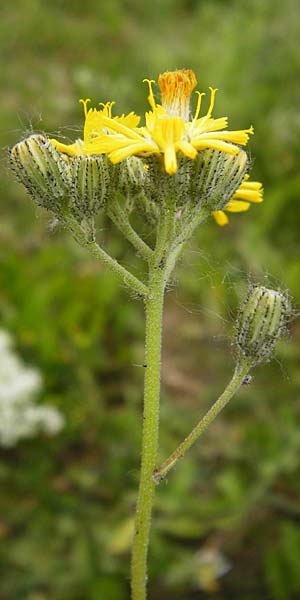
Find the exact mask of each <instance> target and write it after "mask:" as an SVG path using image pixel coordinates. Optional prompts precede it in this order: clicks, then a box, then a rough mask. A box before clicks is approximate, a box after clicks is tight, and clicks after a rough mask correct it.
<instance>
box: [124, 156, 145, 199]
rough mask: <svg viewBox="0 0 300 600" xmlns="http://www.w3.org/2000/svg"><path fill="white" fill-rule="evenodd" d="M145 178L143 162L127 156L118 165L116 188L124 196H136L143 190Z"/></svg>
mask: <svg viewBox="0 0 300 600" xmlns="http://www.w3.org/2000/svg"><path fill="white" fill-rule="evenodd" d="M145 177H146V170H145V164H144V162H143V161H142V160H141V159H140V158H136V157H135V156H129V157H128V158H126V159H125V160H123V161H122V162H121V163H120V171H119V180H118V186H117V187H118V189H119V191H120V192H122V193H123V194H125V196H126V195H132V194H137V193H139V192H140V191H141V190H142V189H143V184H144V180H145Z"/></svg>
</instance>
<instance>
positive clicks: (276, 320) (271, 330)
mask: <svg viewBox="0 0 300 600" xmlns="http://www.w3.org/2000/svg"><path fill="white" fill-rule="evenodd" d="M291 315H292V309H291V305H290V302H289V299H288V297H287V295H286V294H284V293H283V292H281V291H277V290H270V289H268V288H266V287H263V286H252V287H251V288H250V290H249V294H248V297H247V299H246V302H245V304H244V306H243V307H242V309H241V311H240V314H239V317H238V321H237V327H236V346H237V349H238V354H239V358H240V359H241V358H248V359H250V361H251V362H252V365H254V364H257V363H260V362H261V361H263V360H266V359H268V358H269V357H270V356H271V354H272V352H273V350H274V347H275V344H276V342H277V341H278V340H279V339H280V338H281V337H282V336H283V334H284V333H285V332H286V328H287V323H288V321H289V318H290V317H291Z"/></svg>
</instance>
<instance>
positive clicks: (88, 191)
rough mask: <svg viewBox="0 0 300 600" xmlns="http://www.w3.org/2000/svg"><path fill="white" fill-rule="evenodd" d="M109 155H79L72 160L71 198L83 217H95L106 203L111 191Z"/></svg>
mask: <svg viewBox="0 0 300 600" xmlns="http://www.w3.org/2000/svg"><path fill="white" fill-rule="evenodd" d="M109 169H110V165H109V163H108V158H107V156H105V155H103V154H100V155H94V156H78V157H76V158H74V159H73V161H72V186H71V198H72V201H73V203H74V208H75V211H78V213H79V216H80V217H81V218H84V217H94V216H96V215H97V214H98V212H99V210H100V209H101V208H102V207H103V206H104V205H105V203H106V201H107V197H108V194H109V191H110V175H109Z"/></svg>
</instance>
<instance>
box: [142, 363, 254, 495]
mask: <svg viewBox="0 0 300 600" xmlns="http://www.w3.org/2000/svg"><path fill="white" fill-rule="evenodd" d="M250 368H251V364H250V363H249V362H247V361H245V362H243V363H241V364H240V365H238V366H237V367H236V369H235V371H234V374H233V376H232V379H231V381H230V382H229V384H228V386H227V387H226V389H225V390H224V392H223V394H222V395H221V396H220V397H219V398H218V400H217V401H216V402H215V403H214V404H213V406H212V407H211V408H210V409H209V411H208V412H207V413H206V415H205V416H204V417H203V418H202V419H201V420H200V421H199V423H198V424H197V425H196V427H194V429H193V430H192V431H191V433H190V434H189V435H188V436H187V437H186V438H185V440H184V441H183V442H182V443H181V444H180V445H179V446H178V447H177V448H176V450H175V451H174V452H173V453H172V454H171V455H170V456H169V457H168V458H167V459H166V460H165V461H164V462H163V463H162V464H161V465H160V466H159V467H157V468H156V469H155V470H154V472H153V480H154V481H155V482H156V483H160V481H161V480H162V479H164V477H165V476H166V475H167V473H168V472H169V471H170V469H172V468H173V467H174V466H175V465H176V464H177V462H178V461H179V460H180V459H181V458H182V457H183V456H184V455H185V453H186V452H187V451H188V450H189V449H190V447H191V446H192V445H193V444H194V443H195V442H196V441H197V439H198V438H199V437H200V435H201V434H202V433H203V432H204V431H205V430H206V429H207V427H208V426H209V425H210V423H212V421H214V419H215V418H216V416H217V415H218V414H219V413H220V412H221V410H222V409H223V408H224V406H226V404H227V403H228V402H229V400H230V399H231V398H232V396H233V395H234V394H235V393H236V392H237V390H238V389H239V387H240V386H241V384H242V383H243V379H244V377H245V376H246V375H247V373H248V372H249V370H250Z"/></svg>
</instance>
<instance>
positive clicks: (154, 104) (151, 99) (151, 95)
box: [143, 79, 156, 110]
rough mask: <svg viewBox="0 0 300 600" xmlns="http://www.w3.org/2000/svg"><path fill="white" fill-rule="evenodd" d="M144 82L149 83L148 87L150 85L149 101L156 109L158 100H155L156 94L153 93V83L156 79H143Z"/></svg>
mask: <svg viewBox="0 0 300 600" xmlns="http://www.w3.org/2000/svg"><path fill="white" fill-rule="evenodd" d="M143 83H148V87H149V96H148V102H149V104H150V106H151V108H152V110H154V109H155V108H156V102H155V99H154V94H153V90H152V83H155V79H143Z"/></svg>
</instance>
